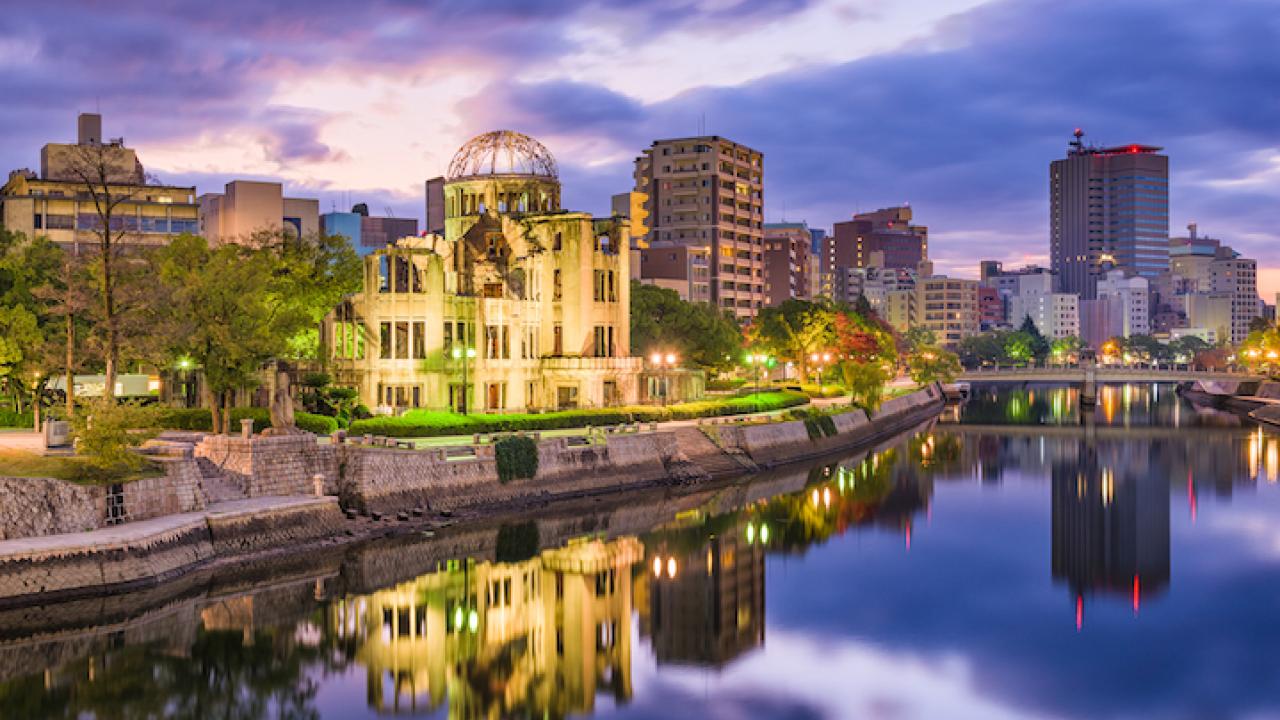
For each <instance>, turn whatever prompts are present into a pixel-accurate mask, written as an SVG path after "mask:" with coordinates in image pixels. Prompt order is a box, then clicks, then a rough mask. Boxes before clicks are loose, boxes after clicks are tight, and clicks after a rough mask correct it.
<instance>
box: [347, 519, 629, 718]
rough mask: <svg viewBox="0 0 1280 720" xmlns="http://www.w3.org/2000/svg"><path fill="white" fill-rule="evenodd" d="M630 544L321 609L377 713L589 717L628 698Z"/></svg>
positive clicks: (592, 546)
mask: <svg viewBox="0 0 1280 720" xmlns="http://www.w3.org/2000/svg"><path fill="white" fill-rule="evenodd" d="M642 556H643V548H642V546H641V544H640V542H639V541H638V540H636V539H635V538H630V537H624V538H620V539H617V540H613V541H610V542H604V541H600V540H589V541H582V542H575V543H571V544H570V545H568V546H567V547H564V548H561V549H556V550H547V551H543V552H541V553H540V554H537V555H536V556H534V557H532V558H530V559H528V560H524V561H520V562H508V563H492V562H474V561H450V562H448V563H447V564H446V565H445V567H443V568H442V569H441V570H440V571H438V572H435V573H431V574H429V575H424V576H422V577H419V578H416V579H414V580H412V581H409V582H406V583H403V584H400V585H397V586H396V587H393V588H390V589H387V590H382V591H379V592H375V593H372V594H370V595H364V596H358V597H350V598H345V599H343V600H339V601H336V602H334V603H333V604H332V605H331V606H330V608H329V613H330V614H331V622H332V627H333V628H334V629H335V631H336V632H337V633H338V634H339V636H340V637H341V638H342V639H343V640H345V641H347V642H348V643H350V644H353V645H354V646H355V656H356V660H357V661H358V662H359V663H360V664H361V665H363V666H364V668H365V669H366V672H367V676H368V702H369V705H370V706H371V707H373V708H375V709H376V710H378V711H379V712H384V713H388V712H389V713H399V712H404V713H415V712H421V711H423V710H428V709H434V708H437V707H439V706H440V705H441V704H442V703H443V702H445V701H446V700H447V701H448V704H449V715H450V717H457V718H472V717H491V716H507V715H509V714H512V713H519V714H530V713H532V714H537V715H544V716H553V717H563V716H565V715H567V714H570V713H589V712H591V711H592V709H593V707H594V702H595V697H596V694H597V692H607V693H609V694H611V695H612V696H613V697H614V698H615V699H617V700H618V701H626V700H628V699H629V698H630V697H631V680H630V678H631V647H630V638H631V633H630V632H629V625H628V623H629V620H630V617H631V567H632V566H633V565H635V564H636V563H638V562H639V561H640V560H641V558H642Z"/></svg>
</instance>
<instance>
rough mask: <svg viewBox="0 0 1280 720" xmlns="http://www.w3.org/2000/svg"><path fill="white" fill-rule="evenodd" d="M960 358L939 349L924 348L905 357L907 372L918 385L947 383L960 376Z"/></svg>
mask: <svg viewBox="0 0 1280 720" xmlns="http://www.w3.org/2000/svg"><path fill="white" fill-rule="evenodd" d="M961 370H962V368H961V367H960V358H958V357H956V354H955V353H953V352H949V351H947V350H944V349H943V348H940V347H929V346H925V347H922V348H921V349H919V350H917V351H914V352H912V353H911V354H910V355H909V356H908V357H907V372H908V374H910V375H911V380H912V381H913V382H915V383H916V384H918V385H927V384H929V383H934V382H942V383H949V382H951V381H953V380H955V379H956V376H957V375H959V374H960V372H961Z"/></svg>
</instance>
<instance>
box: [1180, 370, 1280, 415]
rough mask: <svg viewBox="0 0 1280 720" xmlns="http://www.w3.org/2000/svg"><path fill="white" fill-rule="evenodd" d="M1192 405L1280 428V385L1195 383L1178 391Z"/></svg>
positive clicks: (1270, 383)
mask: <svg viewBox="0 0 1280 720" xmlns="http://www.w3.org/2000/svg"><path fill="white" fill-rule="evenodd" d="M1179 392H1181V393H1182V395H1183V397H1185V398H1187V400H1189V401H1191V402H1192V403H1193V404H1196V405H1200V406H1204V407H1212V408H1216V409H1219V410H1228V411H1231V412H1233V413H1235V414H1237V415H1242V416H1244V417H1248V418H1250V419H1251V420H1256V421H1259V422H1264V423H1267V424H1269V425H1280V382H1267V381H1263V382H1256V381H1216V382H1210V381H1197V382H1194V383H1191V384H1189V385H1185V386H1182V387H1181V388H1179Z"/></svg>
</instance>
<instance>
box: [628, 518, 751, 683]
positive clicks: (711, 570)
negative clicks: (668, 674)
mask: <svg viewBox="0 0 1280 720" xmlns="http://www.w3.org/2000/svg"><path fill="white" fill-rule="evenodd" d="M736 520H737V521H736V522H734V523H733V524H732V525H728V526H726V527H723V528H719V532H716V533H714V534H712V535H711V536H710V537H709V538H707V539H706V540H705V541H704V542H701V543H697V544H695V543H688V542H681V541H682V540H686V539H688V538H689V535H687V534H684V533H680V532H678V531H677V532H669V533H664V534H662V535H659V536H658V538H656V539H655V540H654V541H652V542H651V543H649V544H648V554H647V556H646V558H645V561H646V562H645V565H646V572H644V573H643V574H642V578H643V579H638V580H637V584H638V586H639V585H643V587H644V588H645V591H646V593H645V594H647V595H648V603H647V604H640V603H639V602H637V605H638V606H639V610H640V628H641V632H642V633H644V634H647V635H648V636H649V637H650V638H651V639H652V642H653V651H654V655H655V656H656V659H657V661H658V663H659V664H667V663H673V664H691V665H706V666H712V667H722V666H724V665H725V664H727V663H729V662H730V661H732V660H733V659H735V658H737V657H738V656H739V655H741V654H743V653H745V652H747V651H749V650H751V649H753V648H756V647H759V646H760V645H763V644H764V554H765V546H766V544H767V543H768V540H769V533H770V531H769V529H768V527H767V526H764V528H763V529H761V530H757V528H756V526H755V524H754V523H751V522H750V521H748V520H747V519H746V518H745V517H737V518H736ZM699 534H700V533H699ZM695 537H696V536H695Z"/></svg>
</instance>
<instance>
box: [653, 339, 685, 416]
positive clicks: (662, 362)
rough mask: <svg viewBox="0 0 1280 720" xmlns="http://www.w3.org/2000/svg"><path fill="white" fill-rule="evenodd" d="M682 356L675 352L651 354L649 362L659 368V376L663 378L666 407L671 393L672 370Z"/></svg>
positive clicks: (663, 396)
mask: <svg viewBox="0 0 1280 720" xmlns="http://www.w3.org/2000/svg"><path fill="white" fill-rule="evenodd" d="M679 360H680V358H679V357H678V356H676V354H675V353H666V354H663V353H660V352H656V353H654V354H652V355H650V356H649V362H650V363H651V364H652V365H653V366H654V367H655V368H657V369H658V371H659V378H660V379H661V380H662V405H663V407H666V405H667V398H668V397H670V395H671V375H670V371H671V370H673V369H675V366H676V363H677V362H679Z"/></svg>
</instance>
